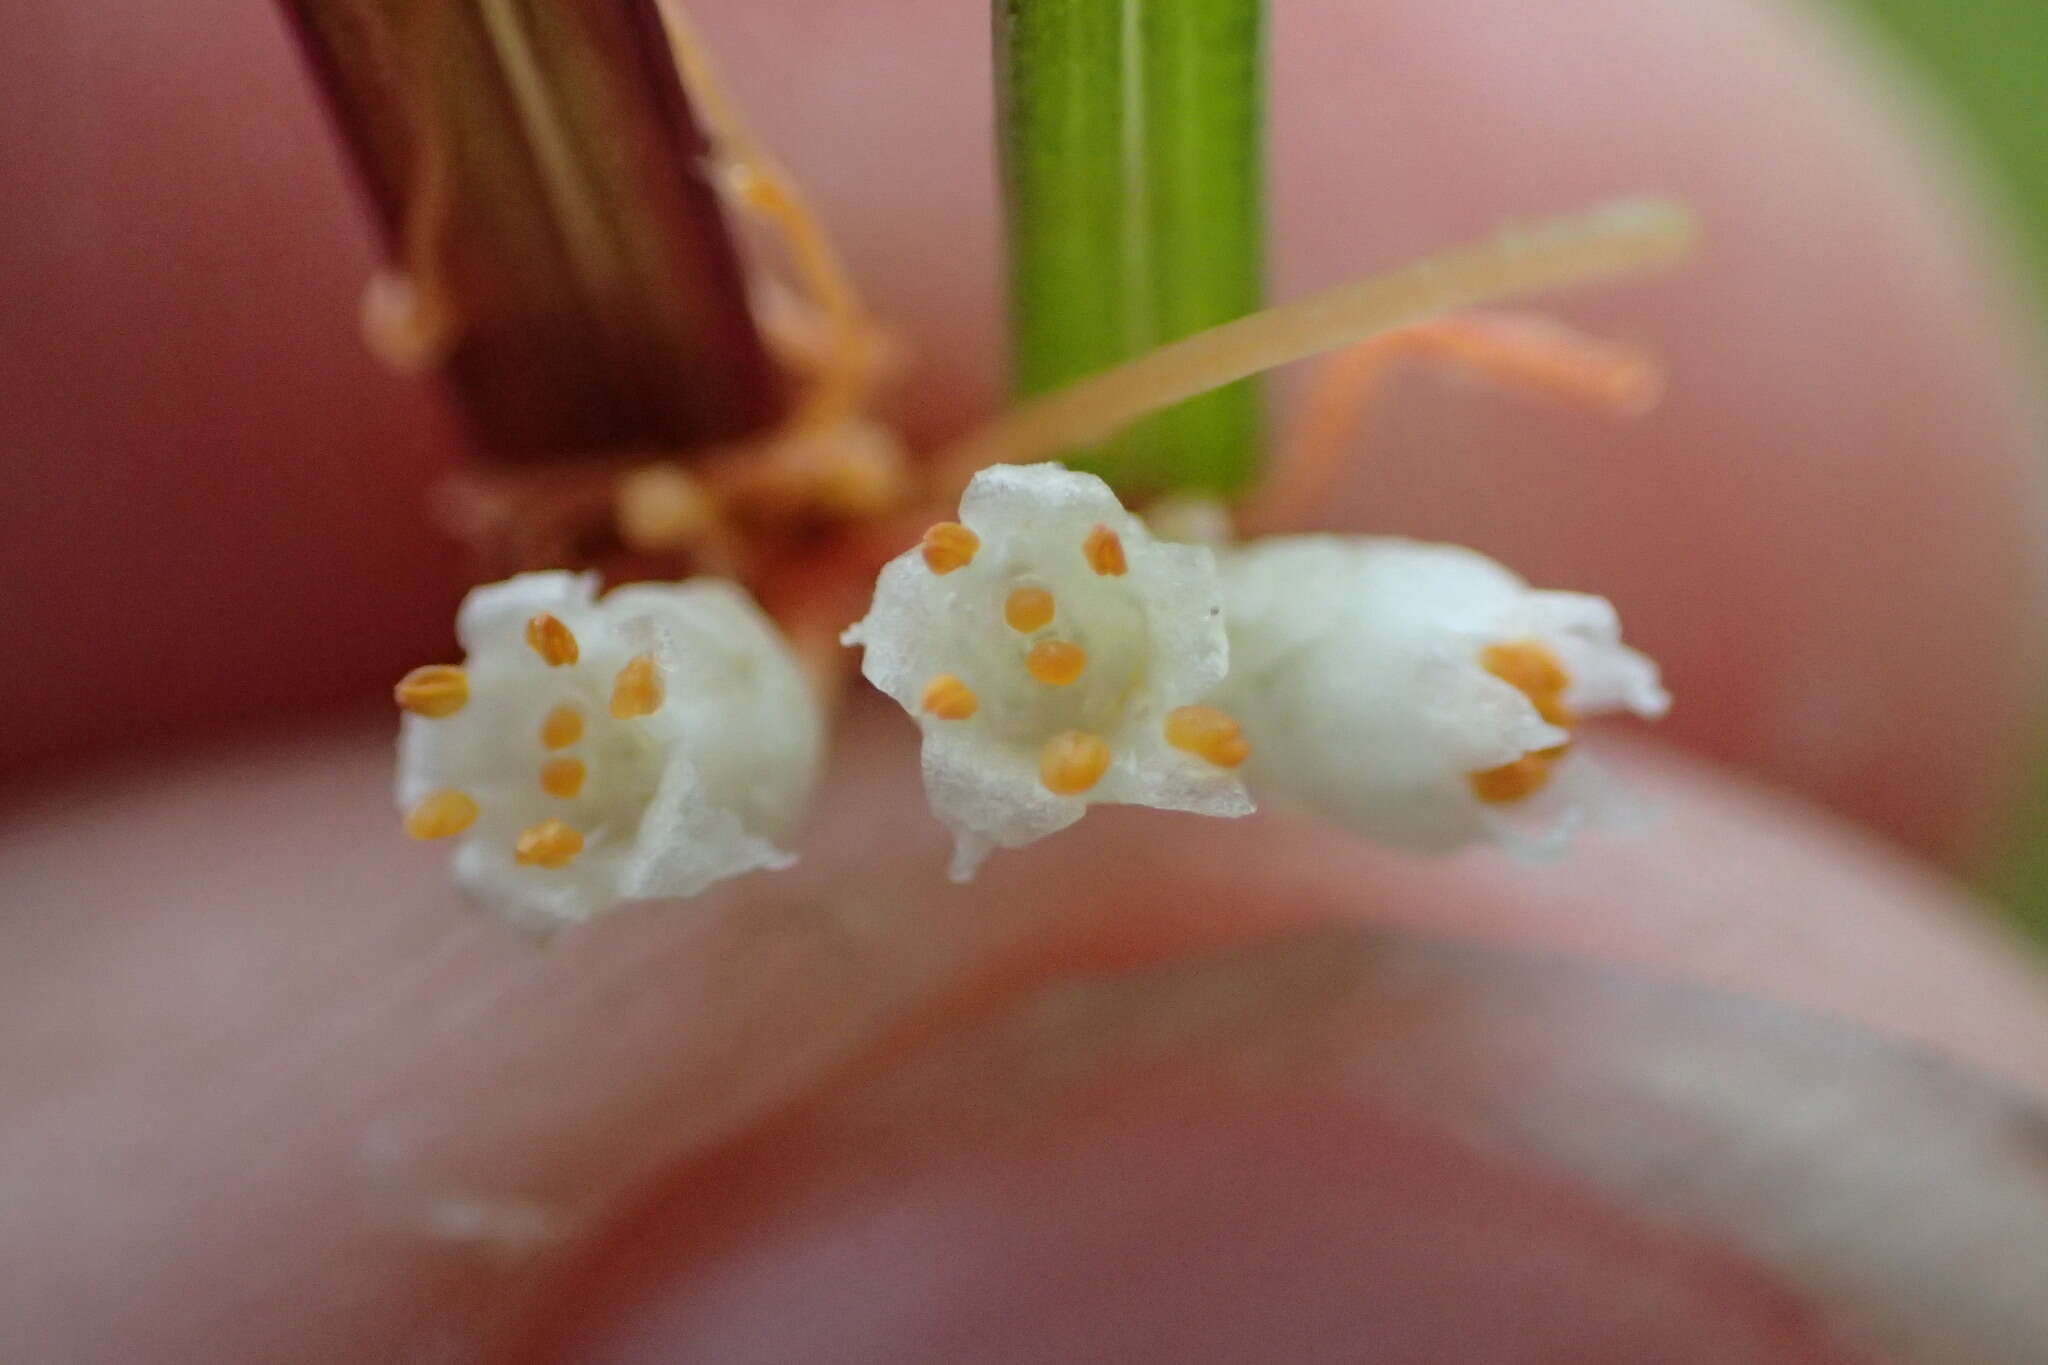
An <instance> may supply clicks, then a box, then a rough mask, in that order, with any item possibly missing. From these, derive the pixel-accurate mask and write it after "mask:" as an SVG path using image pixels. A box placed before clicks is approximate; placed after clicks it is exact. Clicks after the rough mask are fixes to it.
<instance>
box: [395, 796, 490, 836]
mask: <svg viewBox="0 0 2048 1365" xmlns="http://www.w3.org/2000/svg"><path fill="white" fill-rule="evenodd" d="M475 823H476V802H475V801H473V800H471V799H470V797H469V795H468V793H466V792H459V791H454V790H446V791H437V792H435V793H434V794H433V795H432V796H429V797H428V798H427V799H426V800H424V801H422V802H420V803H419V804H418V805H417V806H414V807H413V808H412V809H411V810H410V811H408V812H407V813H406V817H405V832H406V833H407V834H408V835H410V836H411V837H412V838H415V839H446V838H448V837H449V836H451V835H456V834H460V833H462V831H464V830H466V829H468V828H469V827H470V826H471V825H473V824H475Z"/></svg>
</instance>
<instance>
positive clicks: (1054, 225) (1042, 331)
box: [996, 0, 1263, 493]
mask: <svg viewBox="0 0 2048 1365" xmlns="http://www.w3.org/2000/svg"><path fill="white" fill-rule="evenodd" d="M1262 8H1263V7H1262V5H1261V4H1260V3H1259V0H996V43H997V71H998V82H999V87H998V90H999V93H998V99H999V109H998V115H999V120H1000V134H999V135H1000V140H1001V150H1002V158H1003V182H1004V193H1005V200H1006V207H1007V215H1008V228H1009V246H1010V307H1011V350H1012V356H1011V365H1012V378H1013V384H1014V387H1015V388H1016V390H1017V392H1018V393H1019V394H1020V395H1025V396H1029V395H1032V394H1036V393H1041V392H1044V391H1045V390H1047V389H1050V388H1053V387H1056V386H1058V385H1060V384H1064V383H1066V382H1068V381H1070V380H1073V379H1076V378H1079V377H1081V376H1083V375H1087V374H1091V373H1094V372H1095V371H1097V370H1101V369H1104V368H1106V367H1107V366H1110V365H1113V364H1115V363H1116V362H1118V361H1120V360H1125V359H1128V358H1130V357H1132V356H1134V355H1137V354H1140V353H1142V352H1144V351H1146V350H1149V349H1151V348H1152V347H1155V346H1158V345H1161V344H1162V343H1164V342H1168V341H1172V340H1174V339H1176V338H1178V337H1182V336H1185V335H1187V334H1188V333H1190V332H1193V331H1197V330H1199V329H1201V328H1204V327H1208V326H1211V325H1213V324H1216V323H1219V322H1225V321H1228V320H1230V319H1231V318H1234V317H1238V316H1241V315H1243V314H1245V313H1248V312H1250V311H1252V310H1253V309H1255V308H1257V307H1258V306H1259V302H1260V295H1261V287H1260V285H1261V273H1262V249H1261V238H1262V215H1261V158H1260V145H1259V143H1260V128H1261V118H1260V106H1261V74H1260V73H1261V70H1262V65H1263V63H1262V57H1263V42H1262V27H1263V15H1262ZM1260 450H1261V411H1260V402H1259V393H1258V390H1257V388H1256V386H1255V385H1254V384H1252V383H1249V382H1247V383H1242V384H1236V385H1232V386H1230V387H1229V388H1226V389H1222V390H1218V391H1217V392H1214V393H1211V394H1206V395H1204V396H1202V397H1201V398H1197V399H1194V400H1192V401H1190V402H1187V403H1184V404H1181V405H1180V406H1178V407H1175V408H1172V409H1169V410H1168V411H1166V412H1163V413H1160V414H1158V415H1157V416H1155V417H1152V418H1149V419H1147V420H1146V421H1144V422H1142V423H1139V424H1138V425H1137V426H1135V427H1133V428H1131V429H1130V430H1128V431H1126V432H1124V433H1122V434H1120V435H1119V436H1117V437H1116V438H1115V439H1114V440H1112V441H1110V442H1108V443H1106V444H1104V445H1102V446H1099V447H1095V448H1092V449H1090V450H1087V451H1077V452H1074V453H1073V455H1072V457H1071V458H1072V460H1073V462H1074V463H1075V464H1077V465H1079V466H1080V467H1083V468H1092V469H1095V470H1096V471H1097V472H1099V473H1102V474H1103V475H1104V476H1105V477H1108V478H1109V479H1110V480H1111V481H1112V482H1113V483H1115V484H1117V486H1118V487H1119V489H1121V490H1122V491H1125V492H1129V493H1145V492H1157V491H1166V490H1191V489H1202V490H1209V491H1215V492H1230V491H1233V490H1236V489H1239V488H1241V487H1243V486H1244V485H1245V484H1246V483H1247V482H1249V480H1250V479H1251V477H1252V475H1253V473H1254V472H1255V469H1256V465H1257V461H1258V457H1259V454H1260Z"/></svg>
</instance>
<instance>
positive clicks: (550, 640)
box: [526, 612, 582, 668]
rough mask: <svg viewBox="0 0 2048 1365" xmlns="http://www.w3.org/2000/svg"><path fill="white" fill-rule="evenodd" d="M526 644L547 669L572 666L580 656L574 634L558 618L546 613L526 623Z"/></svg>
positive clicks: (580, 652)
mask: <svg viewBox="0 0 2048 1365" xmlns="http://www.w3.org/2000/svg"><path fill="white" fill-rule="evenodd" d="M526 643H527V644H528V645H529V646H531V647H532V649H533V652H534V653H536V654H538V655H540V657H541V659H542V661H543V662H545V663H546V664H547V666H548V667H549V668H560V667H561V666H562V665H563V664H573V663H575V662H576V660H577V659H578V658H580V657H581V656H582V651H581V650H579V649H578V648H577V646H576V636H575V633H574V632H573V631H571V630H570V629H569V628H568V627H567V626H565V625H563V624H562V621H561V618H560V617H558V616H554V615H551V614H550V613H548V612H541V613H540V614H539V615H538V616H535V617H534V618H533V619H532V620H530V621H528V622H527V623H526Z"/></svg>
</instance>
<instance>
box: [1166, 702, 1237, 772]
mask: <svg viewBox="0 0 2048 1365" xmlns="http://www.w3.org/2000/svg"><path fill="white" fill-rule="evenodd" d="M1166 742H1167V743H1168V744H1171V745H1172V746H1173V747H1174V748H1176V749H1179V750H1181V751H1182V752H1183V753H1190V754H1193V755H1195V756H1196V757H1197V758H1206V759H1207V760H1209V762H1211V763H1214V764H1215V765H1216V766H1217V767H1219V768H1235V767H1236V766H1237V765H1238V764H1240V763H1242V762H1244V761H1245V760H1246V759H1247V758H1250V757H1251V753H1252V746H1251V745H1250V744H1249V743H1247V742H1246V741H1245V737H1244V731H1243V730H1241V729H1239V728H1238V724H1237V722H1236V721H1235V720H1233V719H1231V716H1230V713H1229V712H1228V711H1219V710H1218V709H1216V708H1215V707H1213V706H1177V707H1175V708H1174V709H1173V710H1171V711H1168V712H1167V713H1166Z"/></svg>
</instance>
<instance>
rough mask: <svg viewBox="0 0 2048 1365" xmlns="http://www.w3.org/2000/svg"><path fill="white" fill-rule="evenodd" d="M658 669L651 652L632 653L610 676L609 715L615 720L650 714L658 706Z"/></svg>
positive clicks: (660, 687) (659, 684) (659, 681)
mask: <svg viewBox="0 0 2048 1365" xmlns="http://www.w3.org/2000/svg"><path fill="white" fill-rule="evenodd" d="M663 695H664V689H663V687H662V683H661V669H660V667H659V666H658V665H656V664H655V662H654V656H653V655H652V654H635V655H634V656H633V657H632V658H631V659H628V660H627V661H626V666H625V667H624V668H622V669H620V670H619V676H618V677H617V678H615V679H613V680H612V715H613V716H614V717H615V718H617V719H619V720H631V719H633V718H634V717H635V716H651V715H653V714H654V713H655V712H656V711H659V710H660V709H661V702H662V697H663Z"/></svg>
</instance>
